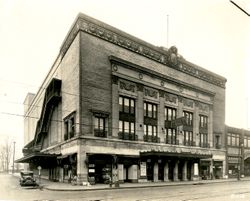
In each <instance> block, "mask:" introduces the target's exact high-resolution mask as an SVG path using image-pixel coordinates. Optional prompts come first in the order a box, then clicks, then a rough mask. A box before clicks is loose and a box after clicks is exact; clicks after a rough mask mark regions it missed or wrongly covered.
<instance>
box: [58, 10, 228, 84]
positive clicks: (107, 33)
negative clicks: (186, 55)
mask: <svg viewBox="0 0 250 201" xmlns="http://www.w3.org/2000/svg"><path fill="white" fill-rule="evenodd" d="M91 21H94V20H92V19H91V18H90V19H89V18H88V17H87V16H86V17H85V16H84V15H83V14H81V15H80V16H79V18H78V19H77V21H76V24H75V26H74V27H73V28H72V29H71V32H70V34H69V35H68V37H67V39H66V40H65V42H64V44H63V46H62V48H61V50H60V54H61V56H62V57H63V56H64V55H65V53H66V51H67V50H68V48H69V46H70V44H71V43H72V41H73V40H74V38H75V36H76V35H77V34H78V32H79V30H81V31H83V32H85V33H88V34H91V35H94V36H96V37H98V38H101V39H103V40H106V41H109V42H111V43H113V44H116V45H118V46H121V47H123V48H126V49H129V50H130V51H133V52H136V53H138V54H140V55H143V56H145V57H148V58H150V59H152V60H154V61H157V62H159V63H161V64H164V65H166V66H168V67H171V68H174V69H176V70H179V71H181V72H184V73H186V74H189V75H192V76H194V77H197V78H199V79H202V80H205V81H207V82H210V83H212V84H215V85H217V86H220V87H222V88H225V82H226V80H225V79H222V78H219V77H218V76H215V75H211V74H210V73H207V72H204V71H202V70H200V69H197V68H195V67H193V66H192V64H187V63H186V62H185V60H184V59H183V58H182V57H180V56H179V55H178V50H177V48H176V47H174V46H173V47H170V48H169V49H168V50H167V51H165V50H162V49H160V48H158V49H159V50H157V47H149V46H147V45H146V44H145V45H143V44H142V43H143V42H136V41H135V40H134V39H130V38H128V36H122V35H118V34H117V32H116V33H115V32H114V31H112V30H110V29H112V28H110V29H108V28H106V27H105V28H104V27H102V25H97V24H96V23H92V22H91ZM98 23H99V24H101V22H98ZM107 27H108V26H107Z"/></svg>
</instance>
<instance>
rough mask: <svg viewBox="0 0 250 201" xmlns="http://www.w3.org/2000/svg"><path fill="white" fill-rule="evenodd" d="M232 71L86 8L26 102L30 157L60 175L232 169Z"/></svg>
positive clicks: (182, 175) (189, 176) (174, 177)
mask: <svg viewBox="0 0 250 201" xmlns="http://www.w3.org/2000/svg"><path fill="white" fill-rule="evenodd" d="M225 84H226V79H225V78H224V77H222V76H219V75H217V74H215V73H212V72H210V71H207V70H205V69H203V68H201V67H199V66H197V65H195V64H192V63H190V62H188V61H186V60H185V59H184V58H183V57H182V56H180V55H179V54H178V50H177V48H176V47H171V48H169V49H166V48H162V47H156V46H154V45H151V44H149V43H147V42H145V41H142V40H140V39H138V38H136V37H133V36H131V35H129V34H127V33H124V32H122V31H120V30H118V29H116V28H114V27H111V26H109V25H107V24H105V23H103V22H100V21H98V20H96V19H93V18H91V17H89V16H86V15H84V14H79V15H78V16H77V18H76V20H75V22H74V24H73V26H72V27H71V29H70V31H69V33H68V34H67V36H66V38H65V40H64V42H63V44H62V46H61V49H60V53H59V55H58V57H57V59H56V61H55V62H54V64H53V66H52V68H51V70H50V72H49V73H48V75H47V76H46V78H45V80H44V82H43V83H42V86H41V87H40V90H39V91H38V92H37V94H36V95H35V96H33V95H32V97H29V98H27V100H30V99H32V102H31V106H30V107H28V108H27V109H26V114H25V124H26V125H25V135H27V136H32V137H29V138H28V137H26V138H25V139H27V141H26V145H25V147H24V149H23V152H24V157H23V158H21V159H19V160H17V162H23V163H28V164H29V168H30V169H33V170H36V169H37V167H38V166H40V167H41V168H42V169H41V175H42V176H43V177H46V178H48V179H52V180H55V181H66V180H70V179H72V178H77V181H78V182H79V183H82V182H91V183H109V182H112V181H113V182H114V181H115V182H118V181H119V182H142V181H179V180H195V179H202V178H203V179H212V178H223V177H226V176H227V173H226V147H225V139H226V138H225V126H224V125H225Z"/></svg>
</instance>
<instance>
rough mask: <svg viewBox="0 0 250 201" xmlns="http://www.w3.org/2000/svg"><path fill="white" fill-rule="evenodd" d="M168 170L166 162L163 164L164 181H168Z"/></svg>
mask: <svg viewBox="0 0 250 201" xmlns="http://www.w3.org/2000/svg"><path fill="white" fill-rule="evenodd" d="M168 171H169V167H168V162H166V164H165V166H164V181H169V179H168Z"/></svg>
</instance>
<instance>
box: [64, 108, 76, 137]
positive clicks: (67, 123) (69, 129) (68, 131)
mask: <svg viewBox="0 0 250 201" xmlns="http://www.w3.org/2000/svg"><path fill="white" fill-rule="evenodd" d="M74 136H75V112H73V113H71V114H70V115H68V116H67V117H66V118H64V140H68V139H70V138H72V137H74Z"/></svg>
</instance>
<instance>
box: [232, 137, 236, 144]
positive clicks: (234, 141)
mask: <svg viewBox="0 0 250 201" xmlns="http://www.w3.org/2000/svg"><path fill="white" fill-rule="evenodd" d="M232 145H233V146H235V145H236V140H235V137H234V136H232Z"/></svg>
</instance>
